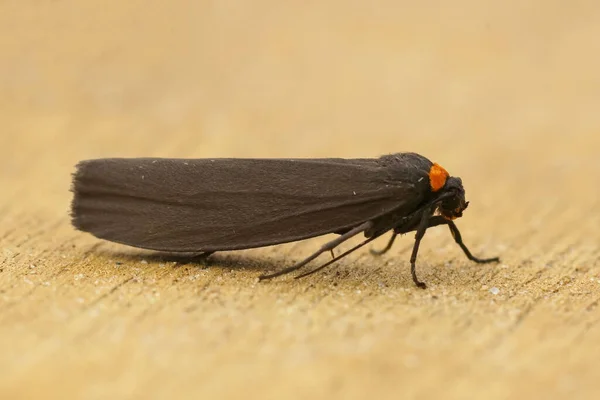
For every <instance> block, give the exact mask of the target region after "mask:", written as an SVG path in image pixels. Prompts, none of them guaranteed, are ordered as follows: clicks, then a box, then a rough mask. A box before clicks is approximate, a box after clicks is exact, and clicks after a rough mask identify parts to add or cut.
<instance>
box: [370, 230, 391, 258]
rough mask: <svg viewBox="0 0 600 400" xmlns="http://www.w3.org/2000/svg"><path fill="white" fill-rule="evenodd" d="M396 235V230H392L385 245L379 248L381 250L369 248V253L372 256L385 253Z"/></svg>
mask: <svg viewBox="0 0 600 400" xmlns="http://www.w3.org/2000/svg"><path fill="white" fill-rule="evenodd" d="M396 236H398V234H397V233H396V232H394V233H393V234H392V237H391V238H390V240H389V242H388V243H387V244H386V245H385V247H384V248H383V249H381V250H374V249H371V250H370V251H371V254H373V255H374V256H381V255H383V254H385V253H387V252H388V250H389V249H391V248H392V245H393V244H394V240H396Z"/></svg>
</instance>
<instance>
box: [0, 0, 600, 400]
mask: <svg viewBox="0 0 600 400" xmlns="http://www.w3.org/2000/svg"><path fill="white" fill-rule="evenodd" d="M417 3H418V4H420V5H415V2H411V1H400V2H398V1H382V2H376V3H369V5H367V2H363V3H361V2H344V1H331V2H325V4H326V5H323V3H322V2H302V3H301V2H296V3H294V4H295V5H293V4H292V3H286V2H278V1H267V0H264V1H245V2H244V1H242V2H232V1H215V2H208V1H204V2H198V1H191V0H189V1H185V0H179V1H173V2H170V3H168V5H167V3H165V2H160V1H140V0H131V1H125V2H124V1H116V0H108V1H107V0H89V1H85V2H81V1H75V0H71V1H66V0H58V1H53V2H49V1H31V0H23V1H20V2H17V1H7V2H2V4H0V32H1V35H0V50H1V51H0V121H1V124H2V125H1V130H0V188H1V191H2V195H1V196H0V264H1V265H0V271H1V272H0V398H2V399H20V398H35V397H37V398H45V399H70V398H73V399H74V398H80V399H107V398H140V399H141V398H143V399H151V398H180V399H184V398H197V399H217V398H219V399H224V398H232V399H234V398H261V399H271V398H272V399H282V398H298V399H304V398H311V399H316V398H343V399H354V398H356V399H359V398H373V399H375V398H376V399H397V398H413V397H414V398H466V397H473V398H489V399H509V398H511V399H513V398H527V397H528V398H566V397H567V396H569V397H570V398H577V399H584V398H588V399H592V398H600V383H599V382H600V380H599V378H600V368H599V367H598V360H600V323H599V319H600V308H599V307H598V302H599V298H600V249H599V247H598V246H599V243H600V213H599V211H598V210H599V208H600V200H599V195H600V189H599V183H600V112H599V108H598V105H599V104H600V74H599V72H598V71H600V40H599V38H600V5H598V3H597V2H594V1H572V2H569V3H567V2H562V1H547V0H545V1H541V0H532V1H517V0H510V1H503V2H500V1H498V2H481V1H474V0H459V1H458V2H452V3H449V2H441V1H440V2H436V1H425V2H417ZM301 4H302V5H301ZM361 4H363V5H361ZM397 151H417V152H420V153H422V154H424V155H426V156H428V157H430V158H431V159H433V160H435V161H437V162H439V163H440V164H442V165H443V166H444V167H445V168H446V169H448V170H449V171H450V173H452V174H453V175H457V176H460V177H462V179H463V181H464V184H465V187H466V191H467V198H468V200H470V201H471V205H470V207H469V209H468V211H467V212H466V213H465V215H464V217H463V218H462V219H461V220H459V221H458V225H459V227H460V228H461V230H462V233H463V236H464V239H465V241H466V243H467V244H468V245H469V246H470V247H471V248H472V250H473V252H474V253H476V254H478V255H482V256H495V255H500V256H502V262H501V263H500V264H498V265H486V266H479V265H476V264H473V263H470V262H469V261H468V260H466V259H465V257H464V256H463V254H462V253H461V251H460V249H458V248H457V247H456V246H455V245H454V243H453V242H452V239H451V237H450V235H449V233H448V232H447V230H446V229H443V228H438V229H433V230H431V231H430V232H428V233H427V235H426V237H425V240H424V242H423V244H422V247H421V253H420V259H419V264H418V271H419V274H420V277H421V278H422V279H423V280H425V281H426V282H427V283H428V284H429V288H428V289H427V290H424V291H422V290H418V289H416V288H415V287H414V286H413V284H412V282H411V279H410V273H409V264H408V258H409V251H410V247H411V245H412V241H413V240H412V239H413V238H412V235H407V236H405V237H403V238H402V239H401V240H399V241H397V244H396V246H395V247H394V249H393V250H392V251H391V252H390V253H389V254H388V255H386V256H385V257H383V258H380V259H377V258H374V257H372V256H371V255H369V253H368V251H366V250H365V251H361V252H359V253H356V254H353V255H352V256H350V257H348V258H346V259H345V260H343V261H342V262H340V263H339V264H337V265H336V266H334V267H331V268H329V269H327V270H326V271H324V272H323V273H320V274H317V275H314V276H311V277H310V278H307V279H305V280H298V281H295V280H293V279H290V278H289V277H287V278H282V279H278V280H276V281H273V282H269V283H260V284H259V283H257V279H256V278H257V276H258V275H259V274H261V273H262V272H264V271H266V270H272V269H275V268H280V267H283V266H287V265H290V263H293V262H294V261H296V260H299V259H301V258H302V257H304V256H306V255H308V254H309V253H311V252H312V251H314V250H315V249H317V248H318V246H320V244H322V243H323V242H324V241H326V240H328V239H329V237H323V238H318V239H315V240H312V241H306V242H302V243H296V244H290V245H284V246H280V247H271V248H265V249H257V250H249V251H244V252H230V253H222V254H217V255H215V257H214V258H213V261H212V263H210V265H202V264H193V263H187V264H186V260H173V259H161V258H159V257H157V256H155V255H153V254H152V253H148V252H142V251H138V250H135V249H131V248H126V247H123V246H118V245H114V244H109V243H105V242H101V241H99V240H96V239H94V238H93V237H91V236H89V235H86V234H82V233H79V232H76V231H74V230H73V229H72V228H71V227H70V225H69V219H68V207H69V201H70V193H69V185H70V174H71V173H72V172H73V166H74V164H75V163H76V162H77V161H78V160H80V159H86V158H93V157H106V156H162V157H224V156H227V157H322V156H341V157H357V156H358V157H376V156H378V155H380V154H383V153H388V152H397ZM386 239H387V238H386ZM386 239H381V240H378V241H376V242H375V244H374V246H373V247H381V246H383V245H384V244H385V240H386ZM326 258H327V257H324V259H326ZM526 396H527V397H526Z"/></svg>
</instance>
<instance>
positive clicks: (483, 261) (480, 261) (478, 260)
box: [446, 220, 500, 264]
mask: <svg viewBox="0 0 600 400" xmlns="http://www.w3.org/2000/svg"><path fill="white" fill-rule="evenodd" d="M446 223H447V224H448V228H450V233H451V234H452V237H453V238H454V241H455V242H456V244H458V245H459V246H460V248H461V249H462V251H464V253H465V255H466V256H467V258H468V259H469V260H471V261H475V262H476V263H478V264H486V263H491V262H499V261H500V258H499V257H492V258H477V257H475V256H474V255H473V254H471V252H470V251H469V249H468V248H467V246H465V244H464V243H463V240H462V236H461V235H460V232H459V231H458V227H457V226H456V224H455V223H454V221H449V220H447V221H446Z"/></svg>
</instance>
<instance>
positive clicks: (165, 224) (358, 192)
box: [72, 158, 423, 251]
mask: <svg viewBox="0 0 600 400" xmlns="http://www.w3.org/2000/svg"><path fill="white" fill-rule="evenodd" d="M381 160H382V159H352V160H345V159H293V160H291V159H212V160H211V159H149V158H141V159H100V160H90V161H84V162H81V163H80V164H79V165H78V166H77V172H76V173H75V176H74V184H73V191H74V199H73V207H72V217H73V224H74V225H75V226H76V227H77V228H78V229H81V230H83V231H87V232H90V233H92V234H94V235H95V236H97V237H99V238H103V239H107V240H111V241H114V242H118V243H123V244H127V245H131V246H135V247H142V248H147V249H154V250H164V251H213V250H234V249H243V248H252V247H260V246H268V245H273V244H279V243H285V242H291V241H296V240H301V239H306V238H310V237H314V236H319V235H323V234H327V233H331V232H338V231H341V230H344V229H347V228H349V227H354V226H356V225H358V224H360V223H362V222H364V221H366V220H369V219H372V218H375V217H377V216H380V215H382V214H386V213H388V212H390V211H392V210H394V209H399V208H403V209H406V210H407V213H408V212H410V211H411V210H412V209H414V207H416V205H417V204H418V203H419V202H420V201H421V199H422V197H423V193H422V190H421V189H420V188H419V187H418V186H415V184H414V181H412V182H411V181H410V180H411V178H410V177H405V176H401V175H402V174H400V175H398V173H397V171H396V172H394V169H398V168H400V167H401V166H400V165H399V164H398V163H397V162H394V163H391V164H389V163H387V164H386V163H383V164H382V163H381V162H380V161H381ZM400 169H402V168H400ZM394 176H398V177H399V178H398V179H395V178H394Z"/></svg>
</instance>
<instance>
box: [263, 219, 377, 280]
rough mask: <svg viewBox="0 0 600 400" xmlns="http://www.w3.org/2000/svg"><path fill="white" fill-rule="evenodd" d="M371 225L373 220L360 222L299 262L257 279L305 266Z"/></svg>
mask: <svg viewBox="0 0 600 400" xmlns="http://www.w3.org/2000/svg"><path fill="white" fill-rule="evenodd" d="M372 227H373V222H372V221H367V222H365V223H364V224H361V225H359V226H357V227H356V228H353V229H351V230H349V231H348V232H346V233H344V234H343V235H341V236H340V237H338V238H336V239H334V240H332V241H331V242H328V243H325V244H324V245H323V246H322V247H321V248H320V249H319V250H317V251H316V252H314V253H313V254H311V255H310V256H308V257H306V258H305V259H304V260H302V261H300V262H299V263H297V264H295V265H292V266H291V267H288V268H284V269H282V270H281V271H277V272H274V273H272V274H266V275H261V276H259V277H258V279H259V280H261V281H262V280H264V279H271V278H275V277H276V276H280V275H284V274H288V273H290V272H292V271H296V270H297V269H300V268H302V267H303V266H305V265H306V264H308V263H309V262H311V261H312V260H314V259H315V258H317V257H318V256H320V255H321V254H322V253H325V252H326V251H330V250H333V249H334V248H336V247H337V246H339V245H340V244H341V243H343V242H345V241H346V240H348V239H350V238H351V237H353V236H356V235H358V234H359V233H362V232H364V231H366V230H367V229H371V228H372ZM334 260H335V258H334Z"/></svg>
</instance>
